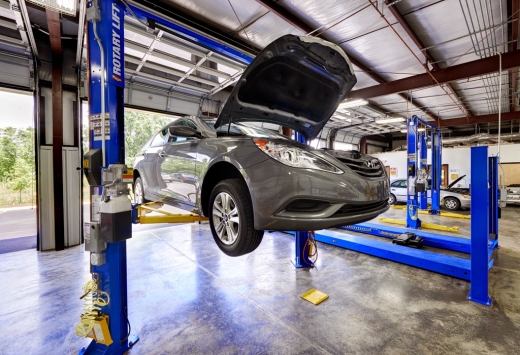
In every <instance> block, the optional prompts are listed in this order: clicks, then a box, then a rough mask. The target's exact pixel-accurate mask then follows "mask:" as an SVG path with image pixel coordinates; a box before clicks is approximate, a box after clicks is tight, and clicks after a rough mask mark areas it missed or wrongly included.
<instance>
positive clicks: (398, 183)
mask: <svg viewBox="0 0 520 355" xmlns="http://www.w3.org/2000/svg"><path fill="white" fill-rule="evenodd" d="M392 187H406V180H397V181H394V182H393V183H392Z"/></svg>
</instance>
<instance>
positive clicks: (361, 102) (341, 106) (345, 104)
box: [338, 99, 368, 109]
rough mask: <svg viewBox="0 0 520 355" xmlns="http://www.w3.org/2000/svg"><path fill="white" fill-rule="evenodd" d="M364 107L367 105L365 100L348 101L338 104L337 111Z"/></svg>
mask: <svg viewBox="0 0 520 355" xmlns="http://www.w3.org/2000/svg"><path fill="white" fill-rule="evenodd" d="M365 105H368V101H367V100H363V99H355V100H350V101H343V102H342V103H340V104H339V105H338V109H345V108H350V107H358V106H365Z"/></svg>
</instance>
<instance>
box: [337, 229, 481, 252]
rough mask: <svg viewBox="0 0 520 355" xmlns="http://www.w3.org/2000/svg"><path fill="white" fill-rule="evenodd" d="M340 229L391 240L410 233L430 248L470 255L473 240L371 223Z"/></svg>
mask: <svg viewBox="0 0 520 355" xmlns="http://www.w3.org/2000/svg"><path fill="white" fill-rule="evenodd" d="M340 228H341V229H345V230H348V231H352V232H358V233H365V234H371V235H375V236H377V237H384V238H390V239H393V238H395V237H397V236H399V235H400V234H403V233H406V232H410V233H413V234H415V235H418V236H420V237H422V238H423V240H424V245H427V246H430V247H435V248H441V249H448V250H453V251H458V252H461V253H468V254H469V253H470V252H471V240H470V239H469V238H461V237H453V236H451V235H444V234H436V233H430V232H425V231H423V230H417V229H414V228H400V227H391V226H386V225H382V224H377V223H369V222H366V223H359V224H354V225H351V226H343V227H340Z"/></svg>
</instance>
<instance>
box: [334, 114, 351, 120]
mask: <svg viewBox="0 0 520 355" xmlns="http://www.w3.org/2000/svg"><path fill="white" fill-rule="evenodd" d="M332 117H333V118H336V119H338V120H344V121H349V122H350V121H351V120H350V118H347V117H345V116H341V115H334V116H332Z"/></svg>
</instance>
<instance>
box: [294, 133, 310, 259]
mask: <svg viewBox="0 0 520 355" xmlns="http://www.w3.org/2000/svg"><path fill="white" fill-rule="evenodd" d="M295 139H296V141H298V142H300V143H303V144H307V140H306V139H305V137H304V136H303V135H301V134H300V133H298V132H296V133H295ZM294 235H295V237H296V243H295V249H294V250H295V251H294V260H293V264H294V266H295V267H296V268H298V269H301V268H311V267H313V263H312V262H311V261H310V259H309V248H308V246H307V243H308V241H309V232H294Z"/></svg>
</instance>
